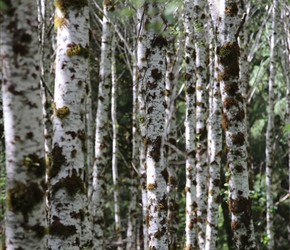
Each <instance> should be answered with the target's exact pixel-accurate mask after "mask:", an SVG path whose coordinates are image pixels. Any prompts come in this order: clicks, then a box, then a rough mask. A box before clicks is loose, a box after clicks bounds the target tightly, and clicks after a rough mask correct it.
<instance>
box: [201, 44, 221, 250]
mask: <svg viewBox="0 0 290 250" xmlns="http://www.w3.org/2000/svg"><path fill="white" fill-rule="evenodd" d="M212 45H214V44H213V42H212ZM211 59H212V60H211V63H212V64H213V65H212V66H211V67H212V68H213V69H214V68H215V66H216V65H217V58H216V56H215V51H214V46H212V50H211ZM211 73H214V76H213V75H211V87H210V105H209V124H208V126H209V128H208V134H209V136H208V139H209V141H208V146H209V188H208V190H209V191H208V207H207V222H206V242H205V249H206V250H215V249H216V246H217V240H218V238H217V237H218V207H219V204H220V201H219V199H220V167H221V154H222V129H221V126H220V124H221V97H220V84H219V81H218V79H217V72H216V71H215V72H211Z"/></svg>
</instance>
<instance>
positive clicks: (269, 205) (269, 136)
mask: <svg viewBox="0 0 290 250" xmlns="http://www.w3.org/2000/svg"><path fill="white" fill-rule="evenodd" d="M277 7H278V3H277V1H276V0H274V1H273V8H272V31H271V33H272V34H271V40H270V75H269V85H268V124H267V131H266V152H265V155H266V183H265V184H266V221H267V224H266V233H267V239H268V241H267V246H268V249H274V225H273V206H274V201H273V193H272V168H273V164H274V162H273V156H274V155H273V154H274V152H273V150H274V148H273V144H274V118H275V114H274V101H275V94H274V84H275V74H276V67H275V64H276V61H275V60H276V57H275V56H276V55H275V43H276V32H277V31H276V28H277V25H276V12H277Z"/></svg>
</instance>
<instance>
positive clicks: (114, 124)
mask: <svg viewBox="0 0 290 250" xmlns="http://www.w3.org/2000/svg"><path fill="white" fill-rule="evenodd" d="M115 50H116V38H115V36H114V35H113V38H112V59H111V73H112V91H111V119H112V127H113V145H112V176H113V187H114V191H113V192H114V218H115V233H116V237H117V249H118V250H122V249H123V242H122V235H121V231H122V228H121V218H120V198H119V197H120V194H119V174H118V140H117V138H118V120H117V84H118V83H117V75H116V74H117V72H116V56H115V54H116V53H115Z"/></svg>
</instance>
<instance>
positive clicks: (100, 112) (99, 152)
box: [92, 1, 112, 250]
mask: <svg viewBox="0 0 290 250" xmlns="http://www.w3.org/2000/svg"><path fill="white" fill-rule="evenodd" d="M111 4H112V3H111V2H110V1H105V2H104V8H103V11H104V15H103V24H102V29H103V30H102V44H101V62H100V82H99V92H98V108H97V114H96V134H95V137H96V138H95V162H94V169H93V194H92V203H93V211H92V213H93V217H94V218H93V225H94V228H93V234H94V235H93V238H94V248H93V249H95V250H102V249H104V247H105V242H104V233H105V218H104V208H105V207H104V206H105V193H106V182H105V173H106V170H107V165H108V155H107V154H108V148H109V144H108V141H109V135H108V126H109V121H108V116H109V111H110V92H111V45H112V43H111V41H112V27H111V26H112V25H111V23H110V22H109V20H108V19H107V16H108V14H109V9H110V7H111Z"/></svg>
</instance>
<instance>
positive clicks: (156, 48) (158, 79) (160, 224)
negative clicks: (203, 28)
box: [144, 1, 168, 250]
mask: <svg viewBox="0 0 290 250" xmlns="http://www.w3.org/2000/svg"><path fill="white" fill-rule="evenodd" d="M163 7H164V6H163V4H162V3H158V2H155V1H154V2H153V3H150V2H149V3H148V4H146V8H145V13H144V16H145V25H146V24H147V25H146V26H145V29H146V33H145V35H146V38H147V39H148V40H147V41H148V43H147V44H146V50H145V57H146V58H147V63H148V66H147V67H148V68H147V71H146V72H145V77H144V81H145V84H146V133H147V134H146V147H147V152H146V165H147V201H148V205H147V208H148V217H147V223H148V247H149V249H159V250H166V249H168V235H167V233H168V230H167V192H166V176H167V175H166V172H167V170H166V166H165V164H164V155H163V147H162V146H163V145H162V141H163V136H164V133H165V99H164V94H165V71H166V66H165V64H166V63H165V53H166V45H167V40H166V38H165V37H164V36H163V35H162V31H163V30H164V27H163V20H162V18H161V13H162V9H163Z"/></svg>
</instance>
